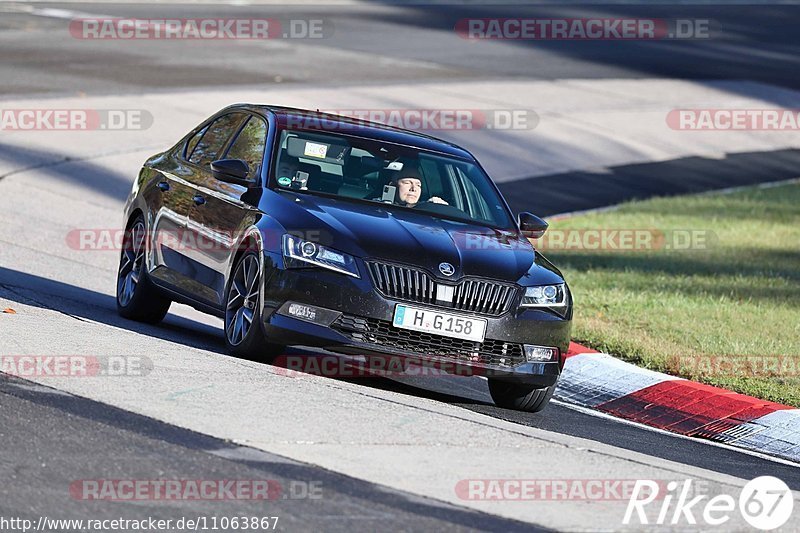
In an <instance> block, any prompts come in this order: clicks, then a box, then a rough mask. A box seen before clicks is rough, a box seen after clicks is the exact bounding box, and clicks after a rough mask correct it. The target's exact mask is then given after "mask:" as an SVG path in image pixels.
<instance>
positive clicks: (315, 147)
mask: <svg viewBox="0 0 800 533" xmlns="http://www.w3.org/2000/svg"><path fill="white" fill-rule="evenodd" d="M327 153H328V145H327V144H319V143H312V142H306V149H305V151H304V152H303V154H305V155H307V156H308V157H319V158H320V159H325V155H326V154H327Z"/></svg>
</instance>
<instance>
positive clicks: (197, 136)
mask: <svg viewBox="0 0 800 533" xmlns="http://www.w3.org/2000/svg"><path fill="white" fill-rule="evenodd" d="M207 129H208V126H206V127H205V128H202V129H200V131H198V132H197V133H195V134H194V135H193V136H192V138H191V139H189V142H188V143H186V151H185V152H184V154H183V155H184V157H186V158H187V159H188V158H189V156H190V155H192V152H193V151H194V148H195V146H197V143H199V142H200V139H201V138H202V137H203V134H204V133H205V132H206V130H207Z"/></svg>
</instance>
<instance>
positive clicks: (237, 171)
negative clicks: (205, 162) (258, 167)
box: [211, 159, 250, 185]
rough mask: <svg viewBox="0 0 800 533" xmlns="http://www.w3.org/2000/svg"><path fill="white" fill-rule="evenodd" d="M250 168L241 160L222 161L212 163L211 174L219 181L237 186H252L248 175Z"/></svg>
mask: <svg viewBox="0 0 800 533" xmlns="http://www.w3.org/2000/svg"><path fill="white" fill-rule="evenodd" d="M249 172H250V166H249V165H248V164H247V163H245V162H244V161H242V160H241V159H220V160H218V161H214V162H212V163H211V173H212V174H213V175H214V177H215V178H216V179H218V180H219V181H224V182H227V183H234V184H236V185H250V180H249V179H247V174H248V173H249Z"/></svg>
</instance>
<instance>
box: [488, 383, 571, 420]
mask: <svg viewBox="0 0 800 533" xmlns="http://www.w3.org/2000/svg"><path fill="white" fill-rule="evenodd" d="M555 390H556V386H555V384H553V385H550V386H549V387H545V388H543V389H537V388H534V387H533V386H531V385H522V384H519V383H513V382H510V381H502V380H497V379H491V378H490V379H489V393H490V394H491V395H492V400H494V403H495V404H496V405H497V406H498V407H505V408H506V409H516V410H518V411H528V412H529V413H538V412H539V411H541V410H542V409H544V408H545V407H547V404H548V403H549V402H550V398H552V397H553V393H554V392H555Z"/></svg>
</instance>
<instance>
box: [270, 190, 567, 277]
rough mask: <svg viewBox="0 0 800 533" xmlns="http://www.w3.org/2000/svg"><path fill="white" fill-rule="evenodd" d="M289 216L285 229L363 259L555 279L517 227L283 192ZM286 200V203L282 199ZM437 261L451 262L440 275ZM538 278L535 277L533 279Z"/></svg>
mask: <svg viewBox="0 0 800 533" xmlns="http://www.w3.org/2000/svg"><path fill="white" fill-rule="evenodd" d="M280 195H281V196H282V197H283V198H284V199H285V200H287V201H288V203H289V204H291V205H292V209H291V211H293V213H291V215H292V216H290V217H288V218H289V219H290V220H292V221H293V222H294V224H292V226H288V225H286V224H285V221H282V222H284V226H285V227H286V229H287V230H288V231H290V232H292V233H296V234H298V235H301V236H305V237H306V238H308V239H309V240H313V241H316V242H318V243H320V244H323V245H327V246H331V247H333V248H336V249H338V250H341V251H343V252H346V253H349V254H351V255H354V256H357V257H361V258H362V259H374V260H381V261H386V262H394V263H402V264H410V265H416V266H419V267H422V268H424V269H426V270H428V271H429V272H431V273H433V274H434V275H435V276H436V277H438V278H439V279H442V280H457V279H459V278H461V277H463V276H479V277H486V278H493V279H498V280H505V281H509V282H520V283H523V284H530V283H532V280H531V279H530V278H539V279H542V281H541V282H542V283H550V282H554V281H559V280H560V275H558V271H557V270H555V268H553V267H551V266H550V264H549V263H548V262H546V261H538V260H537V254H536V252H535V251H534V249H533V247H532V246H531V244H530V242H528V241H527V239H524V238H522V237H521V236H520V235H519V234H518V233H517V232H516V231H507V230H495V229H492V228H487V227H484V226H478V225H474V224H467V223H462V222H456V221H450V220H446V219H440V218H435V217H433V216H430V215H428V214H425V213H424V212H421V211H415V210H414V209H403V208H394V207H387V206H385V205H381V204H378V203H375V204H372V203H367V202H358V201H349V200H343V199H338V198H329V197H323V196H316V195H311V194H297V193H292V192H282V193H280ZM284 205H286V204H284ZM441 263H450V264H451V265H453V267H454V268H455V272H454V274H453V275H452V276H444V275H443V274H442V273H441V272H440V269H439V265H440V264H441ZM535 282H538V281H535Z"/></svg>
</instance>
